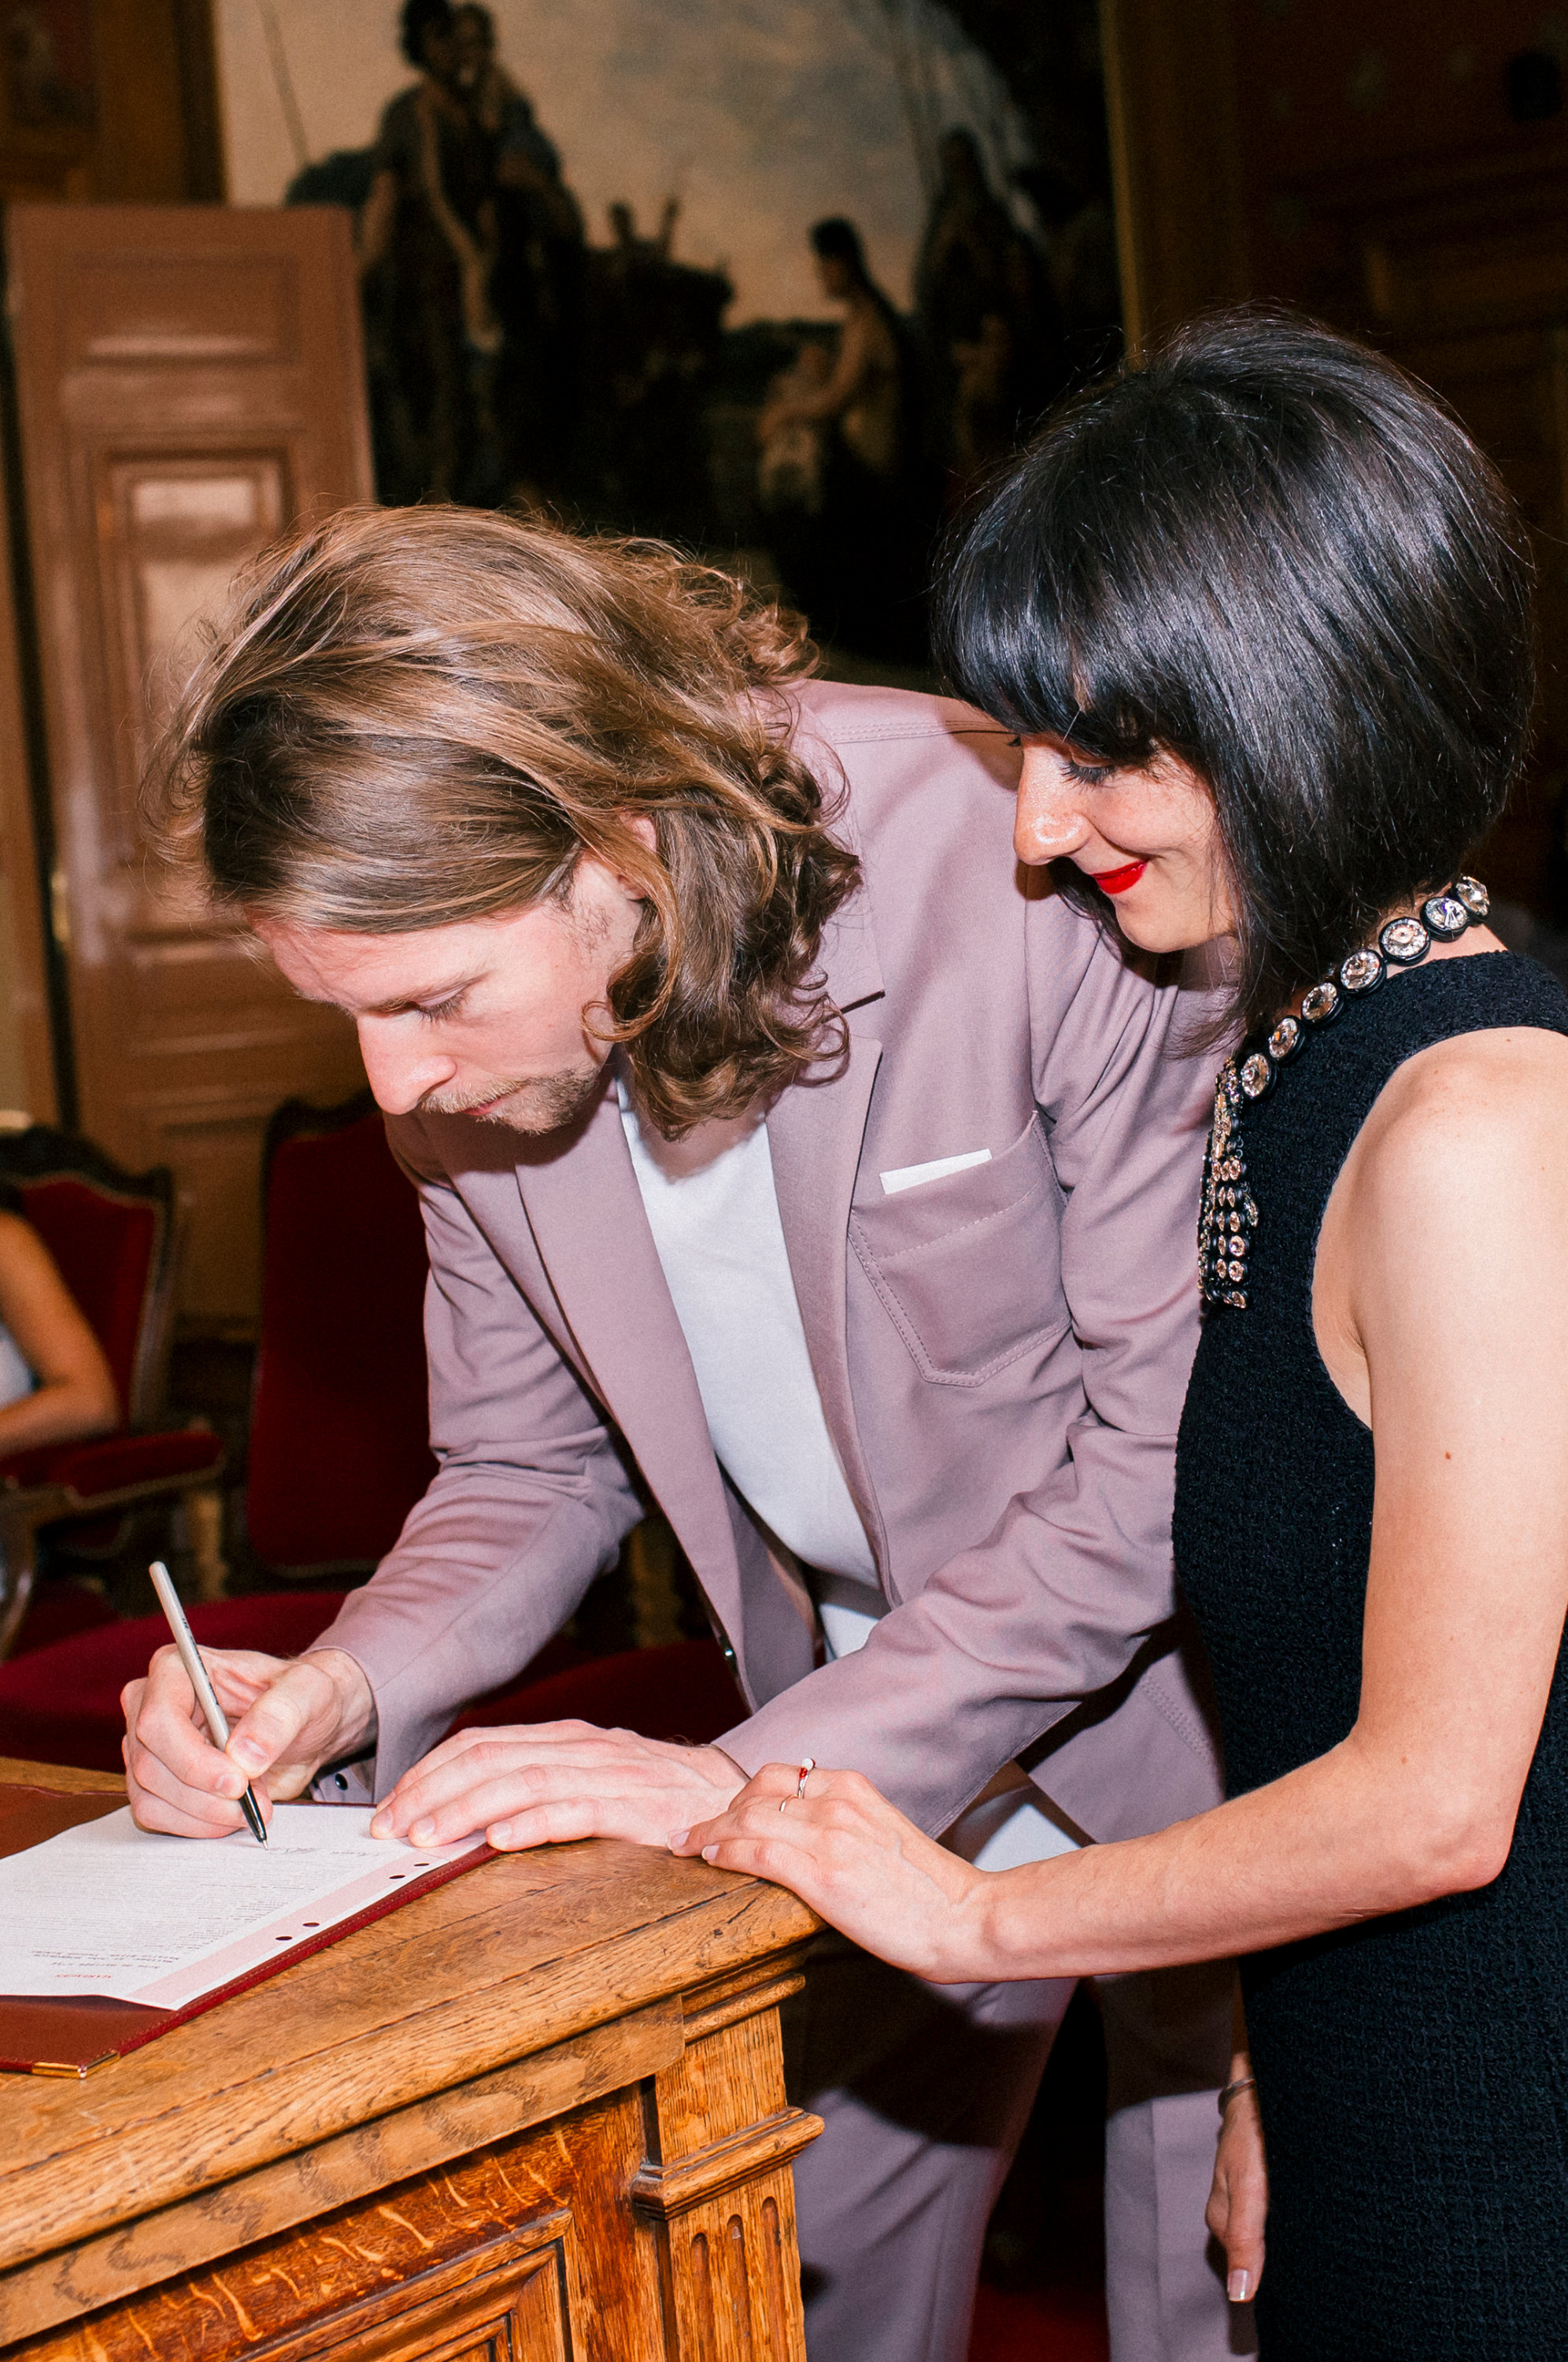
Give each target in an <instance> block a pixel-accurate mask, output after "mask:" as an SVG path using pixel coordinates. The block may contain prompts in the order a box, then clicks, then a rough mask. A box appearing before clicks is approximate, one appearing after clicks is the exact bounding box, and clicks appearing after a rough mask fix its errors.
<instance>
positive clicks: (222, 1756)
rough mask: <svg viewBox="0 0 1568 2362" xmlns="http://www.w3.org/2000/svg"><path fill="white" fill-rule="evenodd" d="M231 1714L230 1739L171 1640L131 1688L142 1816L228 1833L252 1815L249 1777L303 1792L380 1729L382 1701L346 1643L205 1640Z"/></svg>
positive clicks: (128, 1711)
mask: <svg viewBox="0 0 1568 2362" xmlns="http://www.w3.org/2000/svg"><path fill="white" fill-rule="evenodd" d="M202 1656H203V1661H204V1663H205V1665H206V1669H207V1672H208V1675H209V1677H210V1679H211V1681H212V1684H213V1687H214V1689H215V1691H216V1693H217V1697H218V1703H219V1704H220V1705H221V1706H222V1707H223V1710H224V1712H225V1714H226V1716H228V1719H229V1723H230V1730H229V1739H228V1745H227V1747H226V1748H221V1749H220V1748H217V1747H215V1746H214V1745H213V1743H212V1740H211V1739H210V1738H208V1736H207V1733H206V1728H205V1726H204V1722H203V1718H202V1713H201V1708H200V1707H199V1705H197V1702H196V1695H195V1692H194V1690H193V1688H192V1686H191V1681H190V1676H189V1675H188V1674H187V1672H185V1669H184V1667H183V1665H182V1663H181V1661H180V1658H179V1654H178V1651H177V1650H174V1649H173V1648H165V1649H160V1650H159V1651H158V1653H157V1655H156V1656H155V1657H154V1658H153V1660H152V1662H151V1664H150V1665H149V1668H148V1671H147V1673H146V1676H145V1677H144V1678H143V1679H142V1680H140V1681H134V1682H128V1683H127V1684H126V1687H125V1689H124V1690H123V1691H122V1693H121V1697H120V1703H121V1705H123V1706H124V1708H125V1715H126V1732H127V1736H126V1738H125V1741H124V1751H125V1761H126V1778H127V1794H128V1798H129V1803H130V1807H131V1811H132V1813H133V1814H134V1816H135V1817H136V1820H137V1823H138V1827H141V1828H144V1829H160V1830H164V1831H166V1832H168V1833H169V1834H171V1835H172V1836H175V1837H191V1838H217V1837H226V1836H227V1835H228V1833H229V1831H230V1830H231V1829H237V1828H239V1827H242V1826H243V1816H242V1814H241V1811H240V1806H239V1801H238V1800H239V1797H240V1795H241V1794H242V1793H243V1791H244V1789H245V1786H246V1783H247V1782H249V1783H252V1784H253V1785H254V1787H255V1790H256V1794H257V1795H258V1797H259V1800H260V1801H261V1805H262V1810H263V1812H264V1813H265V1812H266V1811H267V1810H268V1809H269V1800H278V1801H282V1800H285V1799H287V1798H289V1797H291V1796H297V1795H299V1794H301V1793H302V1792H303V1791H304V1788H305V1786H306V1785H307V1783H309V1781H310V1780H311V1778H312V1777H313V1776H314V1774H315V1772H316V1771H318V1770H319V1769H320V1767H321V1765H322V1764H324V1763H330V1762H333V1761H335V1760H338V1759H340V1758H342V1757H345V1756H349V1755H353V1754H354V1753H356V1752H357V1751H359V1749H361V1748H363V1747H365V1746H367V1745H369V1744H370V1743H371V1742H372V1741H373V1738H374V1735H375V1701H374V1699H373V1698H372V1696H371V1694H370V1683H369V1682H368V1681H367V1680H366V1679H365V1675H364V1673H363V1672H362V1671H361V1670H360V1667H359V1664H358V1663H357V1662H356V1661H355V1660H354V1659H353V1658H352V1657H350V1656H349V1655H348V1653H347V1651H346V1650H342V1649H319V1650H312V1651H311V1652H310V1653H309V1654H307V1655H305V1656H303V1657H293V1658H283V1657H271V1656H267V1655H264V1654H263V1653H262V1652H261V1651H260V1650H256V1649H204V1650H203V1651H202Z"/></svg>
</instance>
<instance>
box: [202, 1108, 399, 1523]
mask: <svg viewBox="0 0 1568 2362" xmlns="http://www.w3.org/2000/svg"><path fill="white" fill-rule="evenodd" d="M262 1190H263V1200H264V1205H263V1211H264V1231H265V1250H264V1261H263V1265H262V1275H261V1344H260V1350H259V1353H258V1355H257V1362H256V1386H255V1393H254V1396H253V1399H252V1406H251V1420H250V1455H249V1473H248V1488H247V1494H246V1511H247V1524H248V1532H249V1537H250V1541H251V1545H252V1547H253V1548H254V1549H255V1551H257V1553H258V1555H259V1557H260V1558H262V1559H263V1560H265V1561H266V1562H268V1564H270V1565H272V1566H286V1567H306V1566H308V1567H327V1566H354V1565H362V1564H365V1563H367V1562H370V1561H372V1560H375V1559H378V1558H381V1556H383V1555H384V1553H385V1552H386V1551H389V1550H390V1549H391V1547H392V1543H393V1542H394V1541H395V1540H397V1535H398V1529H399V1528H400V1527H401V1526H402V1524H403V1518H405V1517H406V1516H407V1514H408V1512H409V1510H410V1509H411V1508H412V1507H413V1506H414V1502H415V1501H416V1500H417V1499H418V1498H419V1496H420V1494H421V1493H422V1492H423V1491H424V1490H425V1485H427V1484H428V1483H429V1481H430V1478H431V1476H432V1475H433V1474H434V1473H435V1468H436V1462H435V1461H434V1459H433V1458H432V1457H431V1452H430V1442H429V1432H430V1412H429V1390H428V1381H427V1378H426V1374H425V1280H426V1278H427V1276H428V1264H427V1262H426V1258H425V1228H424V1224H423V1222H422V1221H421V1220H420V1214H419V1201H418V1198H416V1196H415V1195H414V1189H413V1187H412V1185H411V1184H410V1183H409V1182H408V1180H407V1179H406V1178H405V1177H404V1175H403V1173H402V1172H401V1171H400V1169H399V1167H398V1166H397V1164H395V1163H394V1162H393V1160H392V1152H391V1150H390V1149H389V1148H388V1146H387V1142H386V1133H385V1131H384V1130H383V1128H382V1124H381V1116H380V1115H379V1113H377V1111H376V1109H375V1106H374V1102H373V1101H372V1100H371V1098H370V1094H369V1092H368V1091H367V1092H364V1093H361V1095H360V1096H359V1098H356V1099H350V1100H349V1101H348V1103H347V1104H346V1105H345V1106H343V1107H340V1108H325V1109H324V1108H313V1107H307V1106H306V1105H305V1104H304V1102H303V1101H302V1100H297V1099H295V1100H291V1101H290V1102H289V1103H288V1104H287V1105H286V1106H284V1107H282V1108H280V1109H279V1110H278V1112H277V1114H276V1115H275V1116H274V1117H273V1118H272V1120H271V1124H270V1125H269V1127H268V1132H267V1142H266V1152H265V1159H264V1164H263V1180H262Z"/></svg>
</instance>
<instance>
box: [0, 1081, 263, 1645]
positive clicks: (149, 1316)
mask: <svg viewBox="0 0 1568 2362" xmlns="http://www.w3.org/2000/svg"><path fill="white" fill-rule="evenodd" d="M0 1180H4V1181H6V1182H8V1183H9V1184H10V1186H11V1187H12V1188H13V1189H14V1190H15V1191H16V1193H17V1198H18V1200H19V1202H20V1205H21V1209H22V1211H23V1212H24V1214H25V1215H26V1216H27V1218H28V1221H29V1222H31V1223H32V1225H33V1227H34V1229H35V1230H36V1231H38V1233H39V1237H40V1238H41V1239H42V1240H43V1242H44V1244H45V1245H46V1246H47V1247H48V1248H49V1251H50V1253H51V1254H52V1255H53V1257H54V1260H55V1262H56V1264H58V1265H59V1267H60V1271H61V1277H62V1278H63V1279H64V1281H65V1284H66V1286H67V1287H69V1288H70V1290H71V1293H72V1296H73V1297H75V1298H76V1301H77V1303H78V1304H79V1305H80V1307H81V1308H82V1310H83V1313H84V1315H85V1316H86V1319H87V1322H88V1325H89V1326H90V1327H91V1329H92V1330H93V1332H94V1336H95V1337H96V1338H97V1340H98V1341H99V1343H100V1344H101V1345H102V1347H103V1349H104V1352H105V1358H106V1359H107V1362H108V1364H109V1369H110V1372H111V1374H112V1375H113V1377H114V1381H115V1385H116V1390H117V1392H118V1394H119V1398H120V1402H121V1406H122V1407H123V1409H124V1412H125V1424H124V1426H123V1427H121V1428H119V1429H116V1432H115V1433H114V1434H112V1435H103V1436H95V1437H93V1438H91V1439H90V1440H87V1441H84V1442H76V1443H55V1444H47V1445H44V1446H42V1447H40V1448H39V1450H36V1451H24V1452H18V1453H17V1454H15V1455H14V1456H13V1457H12V1458H11V1459H9V1460H7V1461H4V1462H0V1554H3V1559H4V1564H3V1567H0V1658H5V1657H6V1656H7V1655H8V1654H9V1652H10V1650H11V1648H12V1645H13V1643H14V1642H15V1640H16V1638H17V1631H18V1629H19V1628H20V1626H21V1622H22V1618H23V1617H24V1616H25V1615H26V1614H27V1610H28V1601H29V1599H30V1597H31V1595H32V1590H33V1584H34V1578H35V1573H36V1568H37V1556H38V1537H39V1532H40V1531H41V1530H42V1529H44V1528H45V1527H53V1526H58V1525H60V1524H61V1523H62V1522H63V1521H66V1520H81V1519H82V1518H84V1517H88V1518H92V1519H94V1523H97V1522H99V1521H101V1520H102V1519H103V1518H105V1516H108V1515H111V1514H113V1515H117V1514H119V1513H120V1512H122V1511H124V1510H127V1509H130V1508H134V1507H138V1506H140V1504H142V1503H143V1502H148V1501H158V1500H181V1501H183V1503H184V1504H185V1507H186V1516H187V1524H188V1527H189V1530H190V1536H191V1542H192V1547H193V1551H194V1552H195V1555H196V1560H197V1567H198V1575H199V1581H200V1584H201V1588H202V1590H203V1593H204V1595H207V1596H214V1595H216V1594H218V1593H220V1592H221V1591H222V1588H223V1580H224V1563H223V1556H222V1523H223V1496H222V1493H221V1491H220V1490H219V1484H220V1479H221V1477H222V1473H223V1459H224V1455H223V1447H222V1445H221V1444H220V1443H219V1441H218V1440H217V1438H216V1437H215V1436H214V1435H211V1434H208V1433H207V1432H205V1431H204V1429H180V1430H175V1431H167V1430H159V1429H157V1425H156V1422H157V1420H158V1418H159V1415H160V1412H161V1410H162V1407H163V1396H164V1387H165V1384H166V1381H167V1376H168V1367H169V1338H170V1322H171V1314H172V1308H173V1288H174V1264H175V1255H174V1247H175V1240H174V1182H173V1175H171V1173H170V1171H169V1169H168V1167H167V1166H166V1165H158V1166H155V1167H154V1168H153V1170H152V1171H151V1172H149V1173H143V1174H136V1175H133V1174H129V1173H126V1172H123V1171H122V1170H121V1169H120V1167H119V1166H118V1165H116V1164H113V1163H112V1162H111V1160H110V1159H109V1158H108V1157H106V1156H105V1155H104V1154H103V1153H102V1152H101V1151H100V1150H99V1149H96V1148H94V1146H93V1144H92V1143H91V1142H89V1141H85V1140H81V1139H78V1138H75V1137H74V1136H72V1134H70V1133H68V1132H61V1131H51V1130H50V1129H49V1128H48V1127H47V1126H46V1125H43V1124H34V1125H32V1126H31V1127H30V1128H29V1129H28V1131H22V1132H14V1133H10V1134H7V1135H4V1136H0Z"/></svg>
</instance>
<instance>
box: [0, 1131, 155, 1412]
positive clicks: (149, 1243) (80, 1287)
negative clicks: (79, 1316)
mask: <svg viewBox="0 0 1568 2362" xmlns="http://www.w3.org/2000/svg"><path fill="white" fill-rule="evenodd" d="M0 1181H3V1182H7V1183H9V1185H10V1187H12V1188H13V1189H14V1190H15V1191H16V1193H17V1200H18V1202H19V1203H20V1206H21V1209H22V1211H23V1213H24V1214H25V1215H26V1216H27V1218H28V1221H29V1222H31V1224H32V1226H33V1228H34V1229H35V1230H36V1231H37V1232H38V1234H39V1237H40V1238H41V1239H42V1241H43V1242H44V1244H45V1246H47V1247H48V1249H49V1251H50V1254H51V1255H52V1256H53V1257H54V1260H55V1262H56V1263H57V1264H58V1265H59V1266H60V1274H61V1278H62V1279H63V1280H64V1282H65V1284H66V1286H67V1287H68V1288H69V1289H70V1290H71V1293H72V1296H73V1297H75V1298H76V1301H77V1303H78V1304H79V1305H80V1306H81V1308H82V1310H83V1314H84V1315H85V1317H86V1320H87V1324H88V1327H89V1328H90V1329H91V1330H92V1331H93V1333H94V1336H95V1337H96V1338H97V1340H98V1342H99V1344H100V1345H102V1347H103V1349H104V1354H105V1359H106V1361H107V1362H108V1364H109V1369H110V1372H111V1374H112V1375H113V1377H114V1381H115V1386H116V1392H117V1393H118V1395H119V1397H120V1405H121V1408H122V1410H123V1411H124V1413H125V1416H126V1418H127V1419H128V1420H129V1421H130V1422H131V1424H132V1425H133V1426H138V1425H143V1424H145V1423H146V1422H148V1421H149V1420H151V1419H154V1418H157V1417H158V1415H159V1413H160V1411H161V1410H162V1408H163V1397H164V1389H165V1386H166V1384H167V1381H168V1374H169V1344H170V1323H171V1318H172V1313H173V1303H174V1265H175V1254H174V1243H175V1226H174V1176H173V1175H172V1174H171V1172H170V1170H169V1167H168V1166H167V1165H166V1164H157V1165H154V1166H153V1168H152V1170H151V1171H150V1172H149V1173H127V1172H125V1171H124V1170H123V1169H122V1168H121V1167H120V1166H119V1165H117V1164H115V1163H114V1161H113V1159H112V1158H110V1157H107V1156H105V1153H104V1152H103V1150H102V1149H100V1148H97V1147H94V1143H93V1142H91V1141H90V1140H83V1139H82V1138H80V1137H79V1136H78V1135H77V1134H76V1133H74V1132H69V1131H54V1130H53V1129H52V1128H51V1127H50V1125H48V1124H41V1123H35V1124H32V1125H29V1127H28V1130H27V1131H15V1132H6V1133H0Z"/></svg>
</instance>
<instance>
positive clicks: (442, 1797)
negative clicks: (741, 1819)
mask: <svg viewBox="0 0 1568 2362" xmlns="http://www.w3.org/2000/svg"><path fill="white" fill-rule="evenodd" d="M744 1787H745V1772H744V1771H741V1770H740V1769H739V1767H738V1766H737V1765H735V1764H734V1763H732V1762H731V1760H730V1759H729V1757H728V1756H727V1755H726V1754H724V1753H723V1750H722V1749H720V1748H717V1747H675V1746H671V1745H669V1744H668V1742H666V1741H665V1740H663V1739H657V1738H639V1737H638V1735H637V1733H636V1732H635V1730H601V1729H599V1728H598V1727H597V1726H596V1725H595V1724H593V1723H591V1722H536V1723H523V1724H518V1725H516V1726H513V1727H504V1728H501V1729H495V1730H459V1731H457V1732H455V1733H454V1735H453V1736H452V1737H451V1738H444V1739H443V1740H442V1742H441V1744H440V1746H439V1747H434V1748H432V1749H431V1750H430V1753H429V1754H428V1755H426V1756H425V1758H424V1760H422V1761H421V1762H418V1763H416V1764H415V1765H414V1769H413V1770H412V1771H405V1772H404V1773H403V1778H402V1779H401V1780H400V1781H399V1782H398V1783H397V1786H396V1787H395V1788H394V1789H393V1790H392V1794H391V1795H390V1796H388V1797H387V1799H386V1800H385V1802H384V1803H383V1805H381V1810H380V1811H379V1812H378V1814H377V1815H376V1817H375V1819H374V1820H373V1821H372V1822H371V1824H370V1834H371V1836H372V1837H378V1838H392V1837H399V1838H403V1837H409V1838H413V1839H414V1843H415V1845H455V1844H456V1843H457V1841H458V1838H466V1837H470V1836H471V1835H472V1834H473V1832H474V1831H475V1830H476V1829H482V1830H483V1831H484V1833H485V1836H486V1838H488V1839H489V1841H490V1843H491V1845H492V1846H494V1847H495V1848H496V1849H497V1850H498V1851H501V1852H513V1851H518V1850H521V1849H523V1848H525V1847H527V1846H536V1845H565V1844H567V1843H568V1842H569V1840H570V1839H572V1838H630V1839H631V1841H632V1843H633V1844H634V1845H646V1846H662V1845H663V1844H665V1842H666V1840H667V1839H668V1835H669V1831H670V1828H671V1827H672V1826H673V1825H674V1824H675V1823H677V1822H679V1823H681V1824H682V1825H684V1824H685V1823H686V1822H688V1821H694V1820H699V1819H704V1818H709V1817H711V1816H712V1815H713V1814H715V1813H722V1812H723V1809H724V1807H725V1805H727V1804H728V1803H729V1802H730V1800H731V1798H732V1797H734V1796H737V1795H738V1794H740V1791H741V1790H742V1788H744Z"/></svg>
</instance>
